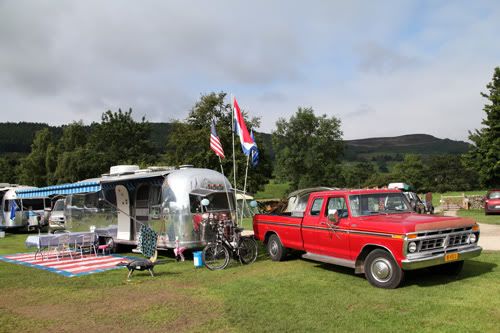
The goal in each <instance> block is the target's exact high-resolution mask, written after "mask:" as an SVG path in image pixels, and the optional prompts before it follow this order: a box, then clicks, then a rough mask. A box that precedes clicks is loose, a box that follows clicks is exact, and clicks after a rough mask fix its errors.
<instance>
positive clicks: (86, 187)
mask: <svg viewBox="0 0 500 333" xmlns="http://www.w3.org/2000/svg"><path fill="white" fill-rule="evenodd" d="M100 190H101V184H100V183H98V182H81V183H71V184H62V185H54V186H47V187H39V188H31V189H28V190H17V191H16V194H17V197H18V198H20V199H27V198H43V197H48V196H52V195H68V194H77V193H93V192H99V191H100Z"/></svg>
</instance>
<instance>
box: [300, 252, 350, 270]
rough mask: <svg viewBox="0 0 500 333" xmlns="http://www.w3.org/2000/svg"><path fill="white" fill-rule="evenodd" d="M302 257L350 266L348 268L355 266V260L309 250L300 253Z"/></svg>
mask: <svg viewBox="0 0 500 333" xmlns="http://www.w3.org/2000/svg"><path fill="white" fill-rule="evenodd" d="M302 258H303V259H307V260H313V261H320V262H324V263H327V264H334V265H339V266H345V267H350V268H354V267H355V262H354V261H353V260H348V259H341V258H335V257H330V256H325V255H322V254H315V253H311V252H307V253H304V254H303V255H302Z"/></svg>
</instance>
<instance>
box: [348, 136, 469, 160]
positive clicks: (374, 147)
mask: <svg viewBox="0 0 500 333" xmlns="http://www.w3.org/2000/svg"><path fill="white" fill-rule="evenodd" d="M469 147H470V144H468V143H467V142H464V141H455V140H450V139H439V138H436V137H434V136H432V135H428V134H409V135H402V136H395V137H386V138H368V139H358V140H346V151H345V155H344V158H345V159H346V160H359V159H360V158H365V159H376V158H377V156H387V157H393V158H394V159H395V160H398V159H401V156H403V155H405V154H418V155H424V156H427V155H438V154H453V155H455V154H457V155H458V154H463V153H465V152H466V151H467V150H468V149H469Z"/></svg>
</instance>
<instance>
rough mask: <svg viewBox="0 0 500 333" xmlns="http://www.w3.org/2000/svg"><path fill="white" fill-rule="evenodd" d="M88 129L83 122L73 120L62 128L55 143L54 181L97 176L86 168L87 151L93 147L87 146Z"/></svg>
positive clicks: (66, 181) (68, 180)
mask: <svg viewBox="0 0 500 333" xmlns="http://www.w3.org/2000/svg"><path fill="white" fill-rule="evenodd" d="M88 132H89V130H88V128H86V127H85V126H84V125H83V123H82V122H81V121H80V122H73V123H71V124H69V125H67V126H65V127H64V128H63V133H62V136H61V139H60V140H59V143H58V145H57V151H58V157H57V167H56V169H55V174H54V182H58V183H71V182H76V181H78V180H82V179H85V178H91V177H95V176H97V175H96V174H95V173H94V174H93V173H91V172H92V171H90V170H88V168H87V166H88V163H87V159H88V153H89V152H91V151H92V150H93V149H92V148H91V147H87V136H88V134H89V133H88Z"/></svg>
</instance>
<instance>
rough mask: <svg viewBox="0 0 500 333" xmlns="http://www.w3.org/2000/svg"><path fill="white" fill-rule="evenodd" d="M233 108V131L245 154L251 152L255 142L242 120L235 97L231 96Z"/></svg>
mask: <svg viewBox="0 0 500 333" xmlns="http://www.w3.org/2000/svg"><path fill="white" fill-rule="evenodd" d="M233 110H234V119H233V121H234V132H235V133H236V134H238V136H239V137H240V142H241V149H242V150H243V153H244V154H245V155H247V156H248V155H249V154H250V153H251V152H252V148H254V147H255V142H254V140H253V139H252V137H251V136H250V133H248V129H247V127H246V125H245V121H244V120H243V115H242V113H241V110H240V107H239V105H238V102H236V98H234V97H233Z"/></svg>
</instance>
